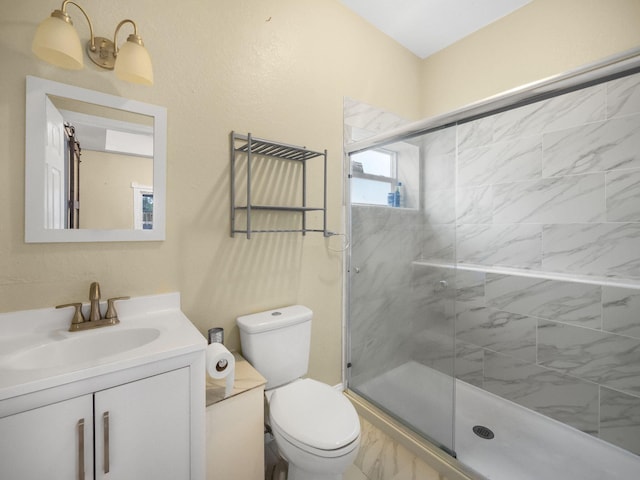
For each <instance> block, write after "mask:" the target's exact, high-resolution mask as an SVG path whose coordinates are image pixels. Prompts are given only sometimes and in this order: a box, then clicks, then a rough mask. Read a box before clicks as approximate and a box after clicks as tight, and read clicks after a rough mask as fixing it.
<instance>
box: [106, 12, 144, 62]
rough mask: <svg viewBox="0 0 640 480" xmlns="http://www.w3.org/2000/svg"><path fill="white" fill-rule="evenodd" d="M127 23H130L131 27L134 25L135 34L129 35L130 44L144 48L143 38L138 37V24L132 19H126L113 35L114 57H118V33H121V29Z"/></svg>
mask: <svg viewBox="0 0 640 480" xmlns="http://www.w3.org/2000/svg"><path fill="white" fill-rule="evenodd" d="M125 23H130V24H131V25H133V33H132V34H131V35H129V36H128V37H127V41H128V42H135V43H137V44H138V45H140V46H142V47H144V43H142V37H141V36H140V35H138V26H137V25H136V22H134V21H133V20H130V19H128V18H127V19H125V20H122V21H121V22H120V23H119V24H118V26H117V27H116V31H115V33H114V34H113V45H114V51H113V56H114V57H115V56H117V55H118V50H119V48H118V32H119V31H120V28H121V27H122V26H123V25H124V24H125Z"/></svg>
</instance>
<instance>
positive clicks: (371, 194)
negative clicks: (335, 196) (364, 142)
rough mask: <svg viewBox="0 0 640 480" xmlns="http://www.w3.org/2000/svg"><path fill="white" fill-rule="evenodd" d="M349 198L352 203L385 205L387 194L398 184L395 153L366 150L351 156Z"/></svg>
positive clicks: (381, 150) (382, 150)
mask: <svg viewBox="0 0 640 480" xmlns="http://www.w3.org/2000/svg"><path fill="white" fill-rule="evenodd" d="M351 166H352V168H351V170H352V175H353V180H352V183H351V196H352V198H351V199H352V202H353V203H362V204H368V205H387V204H388V203H387V194H388V193H390V192H393V191H394V190H395V188H396V185H397V183H398V168H397V162H396V153H395V152H392V151H389V150H384V149H376V150H366V151H364V152H360V153H356V154H354V155H352V156H351Z"/></svg>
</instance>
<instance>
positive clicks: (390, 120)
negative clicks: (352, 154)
mask: <svg viewBox="0 0 640 480" xmlns="http://www.w3.org/2000/svg"><path fill="white" fill-rule="evenodd" d="M343 119H344V120H343V121H344V125H345V126H348V127H351V130H350V134H349V136H345V140H346V141H347V143H351V142H353V141H359V140H363V139H365V138H367V137H370V136H373V135H376V134H378V133H381V132H386V131H388V130H391V129H393V128H396V127H399V126H402V125H405V124H407V123H408V121H407V120H405V119H403V118H402V117H400V116H398V115H395V114H394V113H391V112H387V111H385V110H382V109H380V108H378V107H374V106H372V105H368V104H366V103H363V102H360V101H358V100H354V99H352V98H349V97H344V99H343ZM354 129H357V133H356V132H354Z"/></svg>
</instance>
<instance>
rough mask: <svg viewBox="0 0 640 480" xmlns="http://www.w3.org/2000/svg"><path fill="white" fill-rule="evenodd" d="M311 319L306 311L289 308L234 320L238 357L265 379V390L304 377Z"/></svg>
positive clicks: (311, 313)
mask: <svg viewBox="0 0 640 480" xmlns="http://www.w3.org/2000/svg"><path fill="white" fill-rule="evenodd" d="M312 317H313V312H312V311H311V310H310V309H309V308H307V307H305V306H303V305H292V306H290V307H283V308H278V309H275V310H268V311H266V312H259V313H254V314H251V315H244V316H242V317H238V318H237V320H236V321H237V323H238V328H240V343H241V345H242V355H243V356H244V357H245V358H246V359H247V360H249V362H250V363H251V364H252V365H253V366H254V368H255V369H256V370H258V372H260V374H261V375H262V376H263V377H264V378H266V379H267V385H266V386H265V389H267V390H269V389H271V388H276V387H279V386H280V385H284V384H285V383H289V382H292V381H293V380H295V379H297V378H300V377H302V376H303V375H305V374H306V373H307V370H308V368H309V345H310V342H311V318H312Z"/></svg>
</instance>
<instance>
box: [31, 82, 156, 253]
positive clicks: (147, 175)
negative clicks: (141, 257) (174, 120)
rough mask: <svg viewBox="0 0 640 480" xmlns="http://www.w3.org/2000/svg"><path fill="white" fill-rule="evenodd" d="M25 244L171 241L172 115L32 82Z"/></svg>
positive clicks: (93, 93) (87, 92) (92, 93)
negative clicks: (168, 231)
mask: <svg viewBox="0 0 640 480" xmlns="http://www.w3.org/2000/svg"><path fill="white" fill-rule="evenodd" d="M26 108H27V110H26V148H25V157H26V162H25V163H26V171H25V241H26V242H27V243H44V242H108V241H150V240H164V239H165V204H166V203H165V199H166V128H167V120H166V109H165V108H164V107H159V106H156V105H150V104H146V103H142V102H138V101H135V100H129V99H126V98H122V97H117V96H114V95H108V94H105V93H101V92H96V91H92V90H87V89H84V88H79V87H73V86H70V85H65V84H61V83H57V82H52V81H50V80H44V79H41V78H37V77H31V76H28V77H27V97H26Z"/></svg>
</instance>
